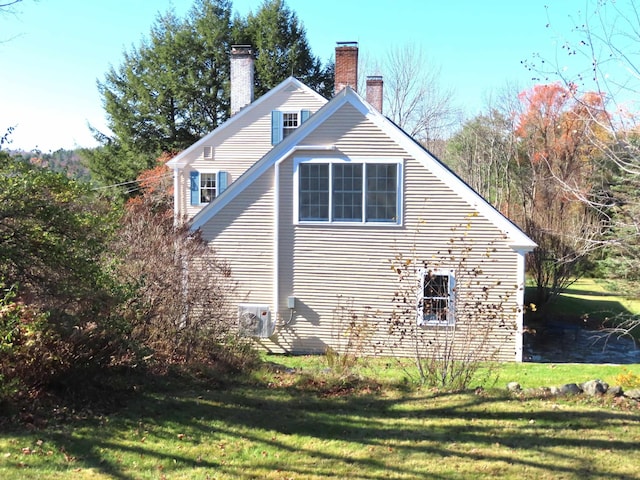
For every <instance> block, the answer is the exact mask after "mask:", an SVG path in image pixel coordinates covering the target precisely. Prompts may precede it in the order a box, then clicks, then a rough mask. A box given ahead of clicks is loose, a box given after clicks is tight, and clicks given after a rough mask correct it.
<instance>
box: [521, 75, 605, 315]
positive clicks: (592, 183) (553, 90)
mask: <svg viewBox="0 0 640 480" xmlns="http://www.w3.org/2000/svg"><path fill="white" fill-rule="evenodd" d="M520 102H521V104H522V106H523V108H522V113H521V114H520V116H519V118H518V123H517V127H516V131H515V133H516V137H517V138H518V142H519V144H518V153H517V163H518V167H519V168H518V178H517V179H516V183H517V185H518V189H519V192H520V202H521V204H520V205H519V208H518V209H517V210H516V211H517V213H516V215H517V218H516V220H517V221H518V222H519V223H520V225H522V226H523V227H524V229H525V231H526V232H527V234H528V235H529V236H530V237H531V238H532V239H533V240H534V241H536V243H538V248H537V249H536V250H535V251H534V252H533V254H532V255H531V258H530V262H529V267H530V271H531V272H532V273H533V276H534V279H535V281H536V285H537V295H536V302H537V303H545V302H546V301H547V300H548V299H549V298H550V297H551V296H552V295H554V294H556V293H558V292H559V291H560V290H562V289H563V288H565V287H566V286H568V285H569V284H570V283H572V282H573V281H574V280H575V279H576V273H577V272H578V271H579V269H580V264H581V262H583V261H584V260H585V258H586V255H587V254H588V253H589V252H591V251H592V250H593V248H594V247H596V246H598V245H599V244H600V239H601V238H602V232H603V229H604V228H605V224H606V217H603V216H601V215H599V214H598V212H597V211H594V210H592V209H589V208H586V206H585V201H587V200H588V201H590V202H597V198H596V197H597V195H598V194H599V192H601V191H603V187H604V185H605V184H606V181H607V175H608V173H607V172H606V170H605V169H603V168H602V162H600V161H599V160H601V154H600V151H599V150H598V149H597V148H595V147H594V144H593V142H592V139H593V138H594V137H597V138H600V139H602V140H603V141H605V140H606V135H607V133H606V131H605V130H604V129H603V128H602V126H601V125H602V123H603V122H604V121H606V119H607V113H606V111H605V110H604V102H603V98H602V97H601V96H600V95H598V94H594V93H590V94H588V95H584V96H583V97H582V98H581V99H579V100H578V99H576V97H575V91H574V87H573V86H571V85H570V86H569V87H568V88H565V87H564V86H562V85H561V84H559V83H554V84H549V85H536V86H534V87H533V88H532V89H530V90H527V91H524V92H522V93H521V94H520ZM512 210H513V209H512Z"/></svg>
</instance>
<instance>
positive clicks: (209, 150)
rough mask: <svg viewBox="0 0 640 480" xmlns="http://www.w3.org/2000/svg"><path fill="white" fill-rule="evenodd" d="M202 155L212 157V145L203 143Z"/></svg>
mask: <svg viewBox="0 0 640 480" xmlns="http://www.w3.org/2000/svg"><path fill="white" fill-rule="evenodd" d="M202 156H203V157H204V158H209V159H211V158H213V147H212V146H211V145H205V146H204V148H203V152H202Z"/></svg>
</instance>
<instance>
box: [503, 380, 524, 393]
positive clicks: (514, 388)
mask: <svg viewBox="0 0 640 480" xmlns="http://www.w3.org/2000/svg"><path fill="white" fill-rule="evenodd" d="M507 390H508V391H509V392H511V393H518V392H520V391H521V390H522V387H521V386H520V384H519V383H518V382H509V383H507Z"/></svg>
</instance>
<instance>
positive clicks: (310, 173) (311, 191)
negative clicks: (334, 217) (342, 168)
mask: <svg viewBox="0 0 640 480" xmlns="http://www.w3.org/2000/svg"><path fill="white" fill-rule="evenodd" d="M298 184H299V202H300V203H299V205H300V210H299V216H300V218H301V219H305V220H312V221H326V220H329V165H328V164H326V163H303V164H302V165H300V171H299V176H298Z"/></svg>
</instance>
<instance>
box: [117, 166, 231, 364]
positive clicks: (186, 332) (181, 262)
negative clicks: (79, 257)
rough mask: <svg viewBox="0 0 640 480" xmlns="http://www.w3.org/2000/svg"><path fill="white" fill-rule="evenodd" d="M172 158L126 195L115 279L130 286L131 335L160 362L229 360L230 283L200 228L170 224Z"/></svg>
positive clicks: (141, 177) (146, 173) (128, 313)
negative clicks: (168, 164)
mask: <svg viewBox="0 0 640 480" xmlns="http://www.w3.org/2000/svg"><path fill="white" fill-rule="evenodd" d="M170 158H171V155H163V156H162V157H160V158H159V159H158V162H157V165H156V166H155V167H154V168H152V169H149V170H146V171H143V172H142V173H141V174H140V175H139V176H138V179H137V185H138V187H139V190H140V193H139V195H136V196H135V197H132V198H130V199H129V200H128V202H127V204H126V208H125V213H124V215H123V218H122V226H121V229H120V232H119V235H118V239H117V241H116V242H115V244H114V250H115V251H116V252H118V257H119V258H121V259H122V261H121V262H120V263H119V264H118V266H117V270H118V276H119V278H120V279H121V281H123V282H124V283H126V284H128V285H130V286H131V287H132V290H133V291H135V295H133V296H132V299H131V300H130V302H129V304H128V305H127V309H126V311H125V312H124V315H125V317H126V318H127V319H128V320H129V321H130V322H131V327H132V337H133V338H134V340H136V341H137V342H139V343H140V344H142V345H144V346H145V347H146V348H148V349H149V350H150V351H152V352H154V358H156V359H157V360H160V361H161V362H162V363H163V364H169V363H190V362H193V361H197V362H200V363H207V362H209V361H212V360H213V359H215V357H216V356H221V357H224V358H227V359H229V358H232V357H233V355H230V354H229V353H230V352H229V351H226V350H224V349H225V348H227V347H228V344H227V343H226V342H225V339H227V338H229V336H230V335H232V332H233V331H234V330H233V327H234V326H235V311H234V308H233V306H232V305H231V304H230V303H229V301H228V299H229V298H230V294H231V292H233V290H234V288H235V283H234V281H233V279H232V277H231V271H230V269H229V267H228V266H227V265H226V264H225V262H223V261H222V260H220V259H218V258H217V257H216V256H215V254H214V252H213V251H212V250H211V249H209V247H208V246H207V245H206V244H205V243H204V242H203V241H202V240H201V238H200V236H199V235H198V233H197V232H191V231H190V230H189V226H188V225H187V224H186V223H184V222H181V223H180V224H179V225H176V224H175V223H174V217H173V192H172V190H173V182H172V176H171V173H170V171H169V169H168V168H167V166H166V162H167V161H168V160H169V159H170ZM187 285H188V288H187ZM234 345H237V344H234ZM222 350H224V354H222V355H221V351H222Z"/></svg>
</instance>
